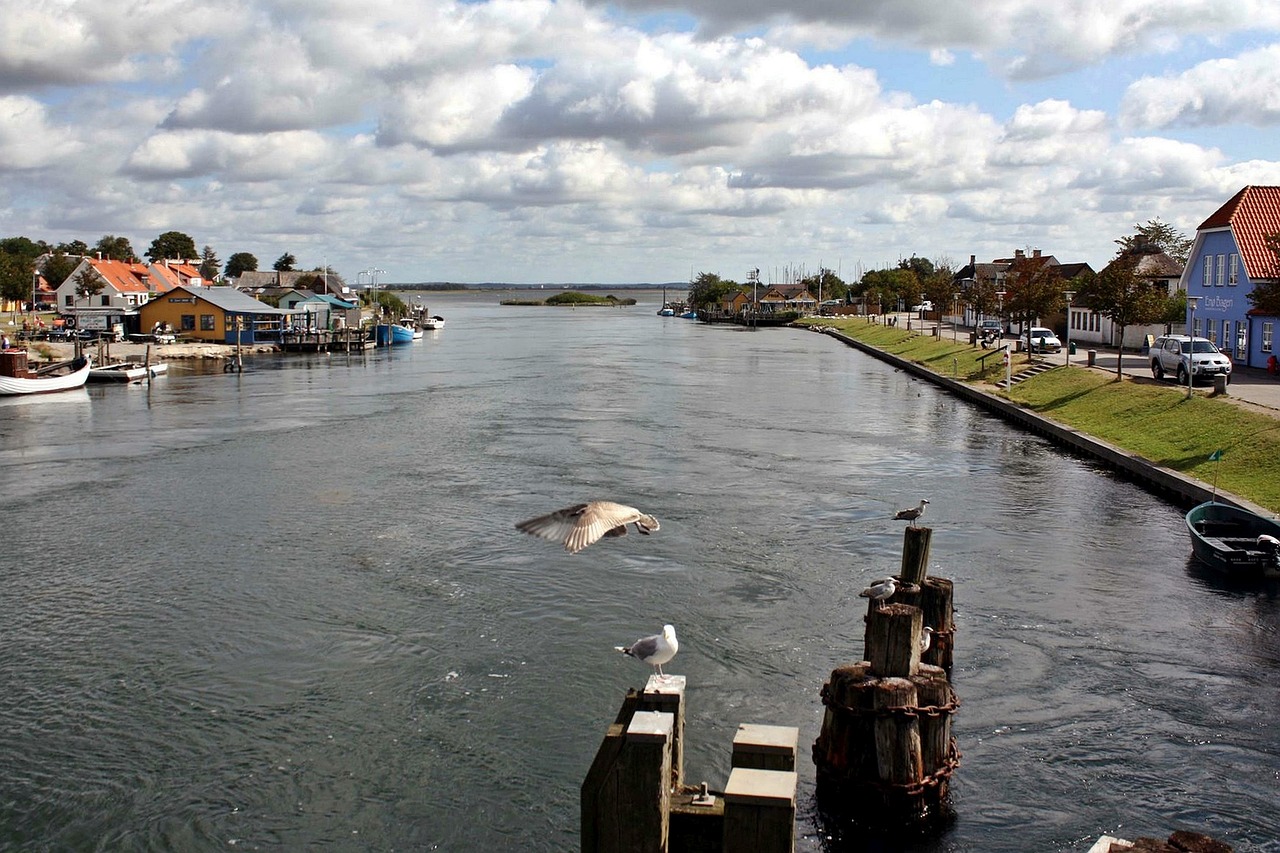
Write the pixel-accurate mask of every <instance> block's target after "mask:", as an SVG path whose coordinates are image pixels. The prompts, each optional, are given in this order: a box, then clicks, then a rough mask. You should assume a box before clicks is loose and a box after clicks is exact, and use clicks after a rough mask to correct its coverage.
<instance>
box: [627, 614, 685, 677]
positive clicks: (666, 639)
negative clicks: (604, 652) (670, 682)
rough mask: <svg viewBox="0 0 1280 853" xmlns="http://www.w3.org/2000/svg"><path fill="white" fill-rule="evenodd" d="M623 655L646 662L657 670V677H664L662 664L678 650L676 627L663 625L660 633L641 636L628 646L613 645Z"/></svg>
mask: <svg viewBox="0 0 1280 853" xmlns="http://www.w3.org/2000/svg"><path fill="white" fill-rule="evenodd" d="M614 648H615V649H617V650H618V651H620V652H622V653H623V654H624V655H631V657H633V658H635V659H636V660H638V661H641V662H642V663H647V664H649V665H650V666H652V667H653V668H654V669H656V670H657V671H658V678H662V679H665V678H666V676H665V675H663V673H662V665H663V664H664V663H667V662H668V661H670V660H671V659H672V658H673V657H675V656H676V652H678V651H680V643H679V641H678V640H676V629H675V628H674V627H673V626H671V625H663V626H662V633H661V634H654V635H653V636H652V637H643V638H641V639H639V640H636V641H635V642H634V643H632V644H631V645H629V646H614Z"/></svg>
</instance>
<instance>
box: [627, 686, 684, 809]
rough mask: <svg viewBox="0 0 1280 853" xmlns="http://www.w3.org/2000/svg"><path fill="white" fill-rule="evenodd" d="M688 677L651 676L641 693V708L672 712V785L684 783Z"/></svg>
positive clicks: (673, 786) (674, 786)
mask: <svg viewBox="0 0 1280 853" xmlns="http://www.w3.org/2000/svg"><path fill="white" fill-rule="evenodd" d="M687 684H688V679H686V678H685V677H684V676H683V675H667V676H658V675H651V676H649V681H648V682H647V683H646V684H645V686H644V692H643V693H641V694H640V704H639V710H641V711H661V712H663V713H667V714H670V715H671V716H672V719H673V720H674V723H673V725H672V729H671V787H672V788H673V789H675V788H679V787H680V786H681V785H682V784H684V691H685V687H686V686H687Z"/></svg>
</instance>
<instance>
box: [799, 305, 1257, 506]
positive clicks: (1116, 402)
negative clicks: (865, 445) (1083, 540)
mask: <svg viewBox="0 0 1280 853" xmlns="http://www.w3.org/2000/svg"><path fill="white" fill-rule="evenodd" d="M816 322H817V323H818V324H820V325H825V326H834V327H836V328H839V329H841V330H842V331H844V332H845V334H848V335H849V336H850V337H852V338H856V339H857V340H859V341H862V342H864V343H866V344H868V345H870V346H874V347H876V348H878V349H882V350H885V351H886V352H890V353H893V354H894V355H897V356H899V357H901V358H906V359H910V360H911V361H914V362H917V363H919V364H922V365H924V366H926V367H928V368H930V369H931V370H933V371H935V372H937V373H940V374H942V375H944V376H952V375H953V373H952V369H953V365H954V366H955V368H956V370H957V372H958V375H959V377H960V378H961V379H964V380H966V381H970V382H980V381H984V380H985V381H988V382H990V381H994V380H996V379H999V378H1002V377H1003V373H1004V370H1003V367H1002V365H1001V364H1000V356H998V355H997V356H992V357H991V358H988V359H987V362H988V364H989V365H991V367H990V368H989V369H988V370H987V371H986V372H985V374H984V373H983V371H982V370H981V369H980V365H979V363H978V361H977V358H978V356H980V355H982V354H984V353H986V352H990V350H981V349H975V348H973V347H971V346H969V345H968V338H967V336H966V337H965V338H963V339H962V341H961V342H958V343H952V341H951V339H950V337H948V336H947V335H946V332H945V330H944V333H943V337H942V338H933V337H927V336H924V335H917V334H914V333H912V332H908V331H906V330H905V329H901V328H893V327H889V328H886V327H884V326H876V325H872V324H868V323H867V322H866V321H865V320H862V319H849V320H838V321H835V322H832V321H831V318H822V319H821V320H818V321H816ZM1025 359H1026V356H1024V355H1022V354H1018V353H1015V354H1014V371H1015V372H1016V371H1017V368H1018V365H1019V364H1021V363H1022V362H1024V361H1025ZM1008 397H1009V399H1011V400H1013V401H1014V402H1016V403H1019V404H1021V405H1023V406H1025V407H1027V408H1028V409H1031V410H1032V411H1034V412H1038V413H1040V414H1043V415H1044V416H1046V417H1049V418H1053V419H1054V420H1056V421H1058V422H1059V423H1063V424H1066V425H1068V426H1070V427H1073V428H1074V429H1078V430H1080V431H1081V432H1084V433H1087V434H1088V435H1092V436H1095V437H1097V438H1100V439H1102V440H1104V441H1107V442H1110V443H1111V444H1114V445H1116V446H1117V447H1123V448H1124V449H1125V450H1128V451H1130V452H1132V453H1136V454H1138V455H1139V456H1142V457H1143V458H1145V459H1149V460H1151V461H1152V462H1154V463H1156V464H1158V465H1162V466H1164V467H1165V468H1169V469H1172V470H1174V471H1178V472H1180V473H1183V474H1186V475H1188V476H1191V477H1195V478H1196V479H1198V480H1201V481H1203V482H1206V483H1212V482H1213V479H1214V475H1215V473H1216V475H1217V478H1218V488H1220V489H1222V490H1223V491H1227V492H1231V493H1233V494H1236V495H1239V496H1241V497H1243V498H1247V499H1248V500H1251V501H1253V502H1254V503H1257V504H1260V505H1262V506H1264V507H1267V508H1268V509H1270V510H1272V511H1275V512H1280V474H1278V473H1277V472H1278V471H1280V465H1278V464H1277V462H1280V418H1275V417H1271V416H1268V415H1265V414H1257V413H1254V412H1250V411H1246V410H1244V409H1242V408H1240V407H1239V406H1236V405H1234V404H1232V403H1229V402H1227V401H1226V400H1218V399H1213V398H1211V397H1208V396H1205V395H1204V394H1203V393H1197V394H1194V395H1193V396H1192V397H1191V399H1190V400H1188V399H1187V398H1186V392H1185V391H1183V390H1180V389H1178V388H1176V387H1174V386H1169V385H1157V384H1154V383H1152V384H1147V383H1142V382H1134V381H1132V380H1128V379H1126V380H1122V381H1119V382H1117V381H1116V378H1115V376H1114V375H1110V374H1106V373H1102V372H1100V371H1097V370H1087V369H1082V368H1074V367H1073V368H1070V369H1067V368H1060V369H1056V370H1049V371H1046V372H1044V373H1042V374H1040V375H1039V376H1035V377H1032V378H1031V379H1028V380H1027V381H1025V382H1021V383H1019V384H1018V385H1015V386H1014V388H1013V392H1012V393H1011V394H1009V395H1008ZM1215 450H1222V451H1223V457H1222V461H1220V462H1210V461H1209V454H1211V453H1213V451H1215ZM1215 469H1216V470H1215Z"/></svg>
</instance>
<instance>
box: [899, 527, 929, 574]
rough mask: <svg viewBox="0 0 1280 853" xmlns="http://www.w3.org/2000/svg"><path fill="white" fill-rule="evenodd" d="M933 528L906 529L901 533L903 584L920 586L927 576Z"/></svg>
mask: <svg viewBox="0 0 1280 853" xmlns="http://www.w3.org/2000/svg"><path fill="white" fill-rule="evenodd" d="M932 541H933V528H930V527H908V528H906V529H905V530H903V531H902V571H901V572H900V573H899V575H898V577H900V578H901V579H902V582H903V583H904V584H922V583H924V579H925V577H926V576H927V575H928V574H929V546H930V544H931V543H932Z"/></svg>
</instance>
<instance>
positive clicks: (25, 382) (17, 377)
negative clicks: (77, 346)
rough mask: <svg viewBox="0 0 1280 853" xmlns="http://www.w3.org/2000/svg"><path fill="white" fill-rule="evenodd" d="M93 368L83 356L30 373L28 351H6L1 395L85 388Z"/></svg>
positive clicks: (1, 356)
mask: <svg viewBox="0 0 1280 853" xmlns="http://www.w3.org/2000/svg"><path fill="white" fill-rule="evenodd" d="M91 367H92V362H91V361H90V359H89V357H88V356H81V357H80V358H77V359H75V360H74V361H63V362H59V363H57V364H51V365H48V366H47V367H42V368H40V369H39V370H29V369H28V368H27V353H26V351H25V350H6V351H5V352H2V353H0V395H3V396H10V397H12V396H16V395H21V394H48V393H50V392H53V391H69V390H71V389H72V388H83V387H84V383H85V381H86V380H88V378H89V370H90V369H91Z"/></svg>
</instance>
